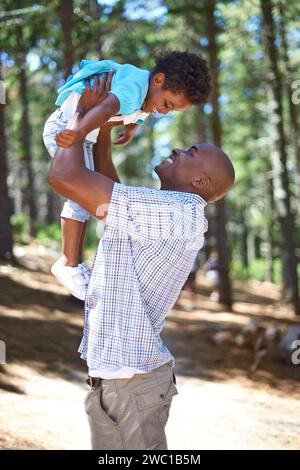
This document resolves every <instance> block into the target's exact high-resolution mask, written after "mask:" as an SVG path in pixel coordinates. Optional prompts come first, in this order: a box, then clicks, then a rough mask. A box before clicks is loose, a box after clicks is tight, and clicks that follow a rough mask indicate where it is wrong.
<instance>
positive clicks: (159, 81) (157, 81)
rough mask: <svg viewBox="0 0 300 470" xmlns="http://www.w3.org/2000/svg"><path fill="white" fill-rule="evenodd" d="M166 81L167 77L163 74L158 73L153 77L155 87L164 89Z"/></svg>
mask: <svg viewBox="0 0 300 470" xmlns="http://www.w3.org/2000/svg"><path fill="white" fill-rule="evenodd" d="M165 80H166V76H165V74H164V73H162V72H159V73H156V74H155V75H154V76H153V85H154V86H155V87H157V86H160V87H161V88H162V87H163V86H164V84H165Z"/></svg>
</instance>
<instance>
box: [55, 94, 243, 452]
mask: <svg viewBox="0 0 300 470" xmlns="http://www.w3.org/2000/svg"><path fill="white" fill-rule="evenodd" d="M91 94H92V93H91V91H90V90H88V91H87V93H86V94H83V95H82V98H81V101H80V103H79V106H80V108H81V111H80V112H78V114H77V121H75V122H74V126H77V125H78V123H79V122H80V121H81V119H82V116H83V115H84V112H85V111H87V110H88V109H89V108H90V107H92V104H93V103H92V99H91V101H90V102H89V100H88V98H89V97H90V96H91ZM95 94H97V93H96V91H95ZM85 95H86V96H87V99H86V102H85V101H84V100H85ZM103 95H105V93H104V92H103ZM82 108H83V110H82ZM110 133H111V128H110V127H109V126H106V127H102V129H101V130H100V133H99V137H98V140H97V147H96V152H97V154H98V155H97V161H99V162H100V163H99V167H98V168H97V170H98V173H97V172H91V171H90V170H88V169H87V168H86V167H85V165H84V156H83V151H82V142H78V143H77V144H75V145H73V146H72V147H70V148H59V150H58V151H57V152H56V154H55V156H54V159H53V163H52V166H51V168H50V171H49V176H48V181H49V183H50V185H51V186H52V187H53V189H54V190H55V191H56V192H57V193H59V194H61V195H62V196H65V197H67V198H69V199H71V200H73V201H75V202H76V203H77V204H79V205H80V206H81V207H83V208H85V209H86V210H88V211H89V212H90V213H91V214H93V215H94V216H96V217H97V218H99V219H103V218H105V217H106V225H105V230H104V234H103V237H102V239H101V241H100V243H99V247H98V250H97V254H96V257H95V261H94V267H93V271H92V276H91V279H90V283H89V287H88V291H87V296H86V301H85V319H84V334H83V339H82V342H81V345H80V349H79V351H80V352H81V357H82V358H83V359H84V360H86V361H87V365H88V368H89V380H88V383H89V384H90V386H91V391H90V392H89V393H88V396H87V398H86V402H85V407H86V412H87V414H88V418H89V423H90V429H91V441H92V448H93V449H97V450H101V449H110V450H117V449H122V450H124V449H143V450H149V449H167V441H166V436H165V426H166V423H167V420H168V415H169V409H170V406H171V402H172V397H173V396H174V395H175V394H177V390H176V387H175V385H174V377H175V376H174V373H173V367H174V365H173V357H172V356H171V354H170V352H169V351H168V349H167V348H166V347H165V346H164V345H163V343H162V340H161V338H160V333H161V330H162V328H163V325H164V320H165V316H166V314H167V313H168V312H169V311H170V310H171V308H172V306H173V304H174V303H175V300H176V298H177V296H178V294H179V292H180V290H181V288H182V286H183V284H184V282H185V280H186V278H187V276H188V274H189V272H190V271H191V268H192V265H193V262H194V259H195V257H196V254H197V252H198V250H199V249H200V248H201V246H202V245H203V240H204V236H203V234H204V233H205V231H206V230H207V221H206V218H205V215H204V208H205V206H206V205H207V203H209V202H214V201H216V200H218V199H220V198H222V197H223V196H224V195H225V194H226V192H227V191H228V190H229V189H230V188H231V186H232V185H233V183H234V169H233V166H232V164H231V162H230V160H229V158H228V157H227V155H226V154H224V152H222V151H221V150H220V149H218V148H217V147H215V146H214V145H211V144H201V145H194V146H192V147H191V148H189V149H188V150H186V151H184V150H178V149H177V150H173V152H172V154H171V155H170V157H169V158H168V159H166V160H164V161H163V162H162V163H161V164H160V165H158V166H157V167H156V168H155V171H156V173H157V175H158V176H159V178H160V181H161V189H160V190H156V189H147V188H143V187H128V186H125V185H122V184H120V181H119V178H118V176H117V173H116V170H115V168H114V165H113V162H112V159H111V137H110ZM57 143H58V145H59V144H60V137H59V136H58V138H57Z"/></svg>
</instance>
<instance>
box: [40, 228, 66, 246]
mask: <svg viewBox="0 0 300 470" xmlns="http://www.w3.org/2000/svg"><path fill="white" fill-rule="evenodd" d="M36 238H37V240H39V241H40V242H41V244H42V245H44V246H46V247H49V246H53V245H54V244H57V245H58V244H59V243H60V242H61V230H60V223H58V222H53V223H51V224H48V225H42V226H40V227H39V228H38V230H37V235H36Z"/></svg>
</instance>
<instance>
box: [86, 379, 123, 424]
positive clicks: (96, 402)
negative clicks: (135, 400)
mask: <svg viewBox="0 0 300 470" xmlns="http://www.w3.org/2000/svg"><path fill="white" fill-rule="evenodd" d="M84 405H85V411H86V413H87V415H89V417H90V418H91V420H92V421H94V422H95V423H97V425H100V426H101V425H102V426H105V427H107V425H108V426H113V427H115V426H117V425H118V424H119V421H118V397H117V396H116V394H115V393H114V392H112V393H110V392H109V396H105V395H104V391H103V388H102V387H99V388H98V389H97V390H93V391H90V392H88V395H87V396H86V398H85V402H84Z"/></svg>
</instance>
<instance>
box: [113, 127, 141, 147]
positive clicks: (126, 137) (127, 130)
mask: <svg viewBox="0 0 300 470" xmlns="http://www.w3.org/2000/svg"><path fill="white" fill-rule="evenodd" d="M137 128H138V125H137V124H127V125H126V126H124V129H123V130H122V131H121V132H119V133H118V137H117V139H115V140H114V141H113V144H115V145H121V144H122V145H125V144H128V143H129V142H130V141H131V140H132V139H133V137H134V136H135V133H136V130H137Z"/></svg>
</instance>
